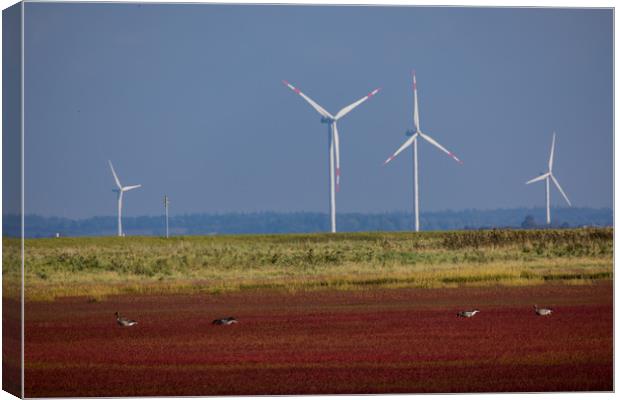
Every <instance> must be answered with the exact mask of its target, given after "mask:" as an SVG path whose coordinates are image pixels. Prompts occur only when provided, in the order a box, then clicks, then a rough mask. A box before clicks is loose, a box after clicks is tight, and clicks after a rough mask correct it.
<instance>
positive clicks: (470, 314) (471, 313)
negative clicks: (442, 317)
mask: <svg viewBox="0 0 620 400" xmlns="http://www.w3.org/2000/svg"><path fill="white" fill-rule="evenodd" d="M479 312H480V310H471V311H460V312H458V313H456V316H457V317H463V318H471V317H473V316H474V315H476V314H477V313H479Z"/></svg>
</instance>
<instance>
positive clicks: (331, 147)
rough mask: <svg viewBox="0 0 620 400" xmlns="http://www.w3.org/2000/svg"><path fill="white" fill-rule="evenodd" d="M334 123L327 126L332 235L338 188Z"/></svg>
mask: <svg viewBox="0 0 620 400" xmlns="http://www.w3.org/2000/svg"><path fill="white" fill-rule="evenodd" d="M332 124H333V122H330V123H329V124H328V126H327V132H328V133H327V138H328V140H329V216H330V224H331V233H336V188H335V182H334V132H333V128H332Z"/></svg>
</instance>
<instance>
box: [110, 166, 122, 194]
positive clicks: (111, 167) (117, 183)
mask: <svg viewBox="0 0 620 400" xmlns="http://www.w3.org/2000/svg"><path fill="white" fill-rule="evenodd" d="M108 164H110V169H111V170H112V175H114V180H115V181H116V186H118V188H119V189H122V188H123V186H122V185H121V181H119V180H118V176H116V172H115V171H114V167H113V166H112V161H110V160H108Z"/></svg>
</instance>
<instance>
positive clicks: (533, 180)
mask: <svg viewBox="0 0 620 400" xmlns="http://www.w3.org/2000/svg"><path fill="white" fill-rule="evenodd" d="M548 176H549V173H548V172H547V173H546V174H542V175H541V176H537V177H536V178H534V179H530V180H529V181H527V182H525V184H526V185H529V184H530V183H534V182H538V181H542V180H543V179H545V178H547V177H548Z"/></svg>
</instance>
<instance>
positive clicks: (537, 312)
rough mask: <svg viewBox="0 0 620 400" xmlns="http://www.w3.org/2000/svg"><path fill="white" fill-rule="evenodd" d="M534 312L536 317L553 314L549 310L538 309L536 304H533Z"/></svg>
mask: <svg viewBox="0 0 620 400" xmlns="http://www.w3.org/2000/svg"><path fill="white" fill-rule="evenodd" d="M534 311H535V312H536V314H537V315H542V316H545V315H551V313H552V312H553V310H552V309H551V308H538V306H537V305H536V304H534Z"/></svg>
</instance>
